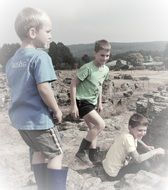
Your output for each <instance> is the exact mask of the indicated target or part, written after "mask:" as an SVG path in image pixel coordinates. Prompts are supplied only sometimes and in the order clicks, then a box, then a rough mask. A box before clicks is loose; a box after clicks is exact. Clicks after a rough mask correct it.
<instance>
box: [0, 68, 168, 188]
mask: <svg viewBox="0 0 168 190" xmlns="http://www.w3.org/2000/svg"><path fill="white" fill-rule="evenodd" d="M74 73H75V71H59V72H58V73H57V74H58V77H59V80H58V81H57V82H55V83H53V89H54V91H55V96H56V97H57V99H58V102H59V104H60V107H61V109H62V111H63V114H64V122H63V123H62V124H61V125H60V126H59V128H60V130H61V131H60V133H62V134H63V139H62V140H63V145H64V152H65V154H64V161H63V164H64V166H68V167H69V168H70V169H69V172H68V181H67V190H86V189H87V190H108V189H109V190H113V189H118V190H120V189H128V190H133V189H135V186H136V189H139V190H141V189H143V190H156V189H160V190H166V189H167V188H168V184H167V179H168V177H167V176H168V175H167V173H166V171H167V168H164V169H165V172H164V175H160V174H158V172H157V173H149V172H145V171H140V172H138V173H137V174H128V175H126V176H125V178H123V179H122V180H121V181H115V182H110V181H108V180H107V179H106V177H105V176H104V175H103V172H102V170H101V168H99V167H93V168H88V167H87V166H84V165H81V163H79V162H78V161H77V160H76V159H75V158H74V155H75V152H76V151H77V149H78V146H79V143H80V141H81V139H82V138H83V137H85V134H86V130H87V128H86V125H85V123H84V122H83V121H82V120H80V121H73V120H72V118H71V117H70V116H69V84H70V78H71V77H72V75H73V74H74ZM167 84H168V72H167V71H147V70H143V71H118V72H113V71H111V72H110V76H109V80H108V81H107V82H106V83H105V85H104V87H103V88H104V93H103V105H104V111H103V112H102V117H103V118H104V119H105V122H106V128H105V130H104V131H103V132H102V133H101V134H100V136H99V141H98V146H100V149H101V153H102V154H101V155H100V157H101V158H103V156H104V153H105V152H106V151H107V150H108V148H109V146H110V145H111V144H112V143H113V142H114V137H115V136H116V135H118V134H119V133H121V131H122V130H127V123H128V119H129V117H130V115H131V114H132V113H133V112H135V111H136V110H137V109H138V110H140V111H142V110H143V111H144V110H145V113H147V114H148V115H149V113H152V114H151V115H149V119H150V120H151V123H152V122H154V123H156V122H155V120H154V119H155V118H157V121H158V117H159V118H161V116H159V115H160V114H159V113H161V112H163V110H164V108H166V106H167V99H166V96H167V94H166V95H165V94H164V95H165V96H164V97H165V99H164V101H163V96H162V99H161V96H160V95H158V93H159V92H164V93H166V92H167V91H166V88H167ZM156 92H157V97H158V96H159V97H160V99H159V101H158V102H157V101H156V100H155V99H156ZM144 95H146V96H144ZM162 95H163V93H162ZM149 96H150V99H149ZM146 97H147V99H146ZM151 98H153V103H152V105H153V107H152V109H151V107H150V109H147V107H148V106H147V104H146V101H147V103H148V102H149V100H151ZM9 100H10V98H9V93H8V89H7V87H6V80H5V76H4V75H3V74H2V73H1V74H0V107H1V109H0V127H1V133H0V147H1V148H0V158H1V160H0V189H2V190H3V189H4V190H16V189H17V190H18V189H21V190H22V189H23V190H24V189H25V190H26V189H27V190H34V189H36V186H35V183H34V178H33V173H32V172H31V170H30V164H29V150H28V147H27V146H26V145H25V144H24V142H23V141H22V139H21V138H20V136H19V135H18V132H17V131H16V130H15V129H14V128H12V127H11V123H10V121H9V118H8V115H7V107H8V104H9ZM138 101H139V104H137V102H138ZM161 103H162V104H164V106H163V105H162V106H160V105H161ZM158 104H159V105H158ZM137 106H138V107H137ZM156 106H157V109H156ZM147 110H148V111H147ZM158 110H159V111H158ZM155 113H156V114H155ZM166 113H168V112H164V114H162V115H164V118H165V120H164V122H163V124H164V126H166V125H167V124H168V122H167V119H166V118H167V117H166V116H167V115H166ZM162 119H163V118H162ZM153 125H154V124H153ZM154 126H155V125H154ZM157 126H158V125H157ZM157 126H156V127H153V129H152V128H151V131H157V132H158V127H157ZM167 127H168V126H167ZM156 129H157V130H156ZM166 132H167V129H166V127H165V128H164V134H168V133H166ZM150 134H152V132H151V133H150ZM152 137H153V138H154V139H155V140H156V139H157V138H156V137H157V136H156V134H152ZM152 137H150V139H151V142H153V141H154V140H153V139H152ZM161 137H162V134H160V136H159V138H160V139H161ZM164 137H165V139H166V136H165V135H164ZM156 142H157V141H156ZM158 142H161V140H158ZM158 144H159V143H158ZM164 144H168V143H167V141H166V140H164V139H163V138H162V143H160V144H159V145H160V146H161V145H164ZM156 146H157V143H156ZM162 174H163V172H162ZM166 187H167V188H166Z"/></svg>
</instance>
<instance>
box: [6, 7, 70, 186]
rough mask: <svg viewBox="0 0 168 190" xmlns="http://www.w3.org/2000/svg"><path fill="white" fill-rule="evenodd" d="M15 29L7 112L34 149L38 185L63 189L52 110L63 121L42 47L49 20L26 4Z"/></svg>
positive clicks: (45, 45)
mask: <svg viewBox="0 0 168 190" xmlns="http://www.w3.org/2000/svg"><path fill="white" fill-rule="evenodd" d="M15 31H16V33H17V35H18V36H19V38H20V40H21V41H22V44H21V48H20V49H18V50H17V51H16V53H15V55H14V56H13V57H12V58H11V59H10V60H9V61H8V63H7V66H6V75H7V79H8V84H9V88H10V93H11V106H10V109H9V116H10V119H11V122H12V125H13V126H14V127H15V128H16V129H18V131H19V133H20V135H21V136H22V138H23V140H24V141H25V142H26V143H27V145H28V146H29V147H30V148H31V150H33V152H34V154H33V158H32V165H33V168H34V174H35V179H36V182H37V185H38V189H40V190H43V189H44V190H45V189H50V190H51V189H56V186H57V190H65V189H66V186H65V184H66V173H67V171H66V170H63V169H62V157H63V151H62V147H61V143H60V138H59V134H58V131H57V127H54V123H53V118H52V116H51V111H52V112H53V114H54V117H56V118H57V120H58V122H59V123H60V122H61V121H62V112H61V110H60V109H59V107H58V105H57V102H56V100H55V97H54V93H53V91H52V88H51V86H50V82H52V81H54V80H56V75H55V71H54V69H53V65H52V62H51V59H50V57H49V56H48V54H47V53H46V52H45V51H43V50H42V49H44V48H49V45H50V42H51V38H52V36H51V31H52V23H51V20H50V18H49V16H48V15H47V14H46V13H45V12H44V11H42V10H39V9H35V8H29V7H28V8H25V9H23V10H22V11H21V12H20V13H19V14H18V16H17V18H16V20H15ZM50 110H51V111H50ZM46 160H47V161H48V163H47V164H45V161H46ZM47 176H48V182H49V183H48V184H49V187H48V186H47V183H46V178H47Z"/></svg>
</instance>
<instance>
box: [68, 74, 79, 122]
mask: <svg viewBox="0 0 168 190" xmlns="http://www.w3.org/2000/svg"><path fill="white" fill-rule="evenodd" d="M79 82H80V80H79V79H78V78H77V77H74V78H73V79H72V81H71V86H70V97H71V114H72V116H73V117H74V118H77V117H79V111H78V108H77V105H76V87H77V85H78V84H79Z"/></svg>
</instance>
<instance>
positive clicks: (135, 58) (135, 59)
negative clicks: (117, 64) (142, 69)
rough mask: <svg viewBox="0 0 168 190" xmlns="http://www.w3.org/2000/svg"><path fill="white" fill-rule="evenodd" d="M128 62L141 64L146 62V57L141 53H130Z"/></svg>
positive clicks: (135, 64)
mask: <svg viewBox="0 0 168 190" xmlns="http://www.w3.org/2000/svg"><path fill="white" fill-rule="evenodd" d="M127 62H130V63H131V65H133V66H139V65H141V64H142V63H143V62H144V58H143V56H142V54H141V53H138V52H135V53H129V54H128V56H127Z"/></svg>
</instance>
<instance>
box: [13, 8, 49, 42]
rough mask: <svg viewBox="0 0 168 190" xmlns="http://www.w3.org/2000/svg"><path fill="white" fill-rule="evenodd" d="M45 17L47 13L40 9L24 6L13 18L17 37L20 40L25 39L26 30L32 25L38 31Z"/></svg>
mask: <svg viewBox="0 0 168 190" xmlns="http://www.w3.org/2000/svg"><path fill="white" fill-rule="evenodd" d="M47 17H48V15H47V14H46V13H45V12H44V11H42V10H40V9H34V8H31V7H27V8H24V9H23V10H22V11H21V12H20V13H19V14H18V16H17V17H16V20H15V31H16V33H17V35H18V36H19V38H20V39H21V40H24V39H26V38H27V33H28V31H29V29H30V28H32V27H34V28H35V29H36V30H37V31H39V29H41V28H42V26H43V23H44V19H45V18H47ZM48 18H49V17H48Z"/></svg>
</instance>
